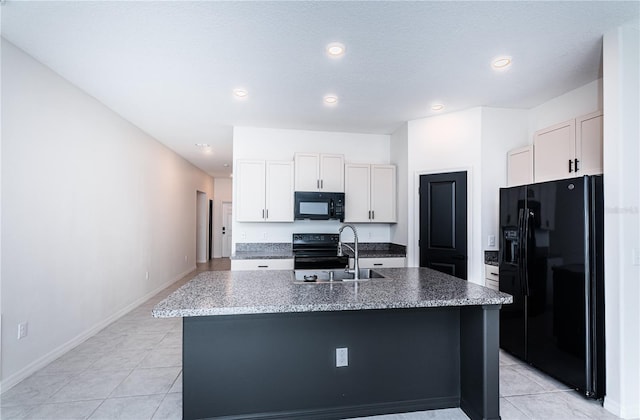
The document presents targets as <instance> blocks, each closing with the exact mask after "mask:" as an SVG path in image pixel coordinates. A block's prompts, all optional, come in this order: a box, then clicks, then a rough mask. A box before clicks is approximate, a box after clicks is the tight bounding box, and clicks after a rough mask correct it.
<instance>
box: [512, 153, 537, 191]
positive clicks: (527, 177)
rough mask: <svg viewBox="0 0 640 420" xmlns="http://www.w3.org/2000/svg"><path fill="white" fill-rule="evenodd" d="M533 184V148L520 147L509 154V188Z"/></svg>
mask: <svg viewBox="0 0 640 420" xmlns="http://www.w3.org/2000/svg"><path fill="white" fill-rule="evenodd" d="M527 184H533V146H532V145H529V146H525V147H519V148H517V149H513V150H510V151H509V152H508V153H507V186H509V187H513V186H516V185H527Z"/></svg>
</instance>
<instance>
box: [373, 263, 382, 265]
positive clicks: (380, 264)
mask: <svg viewBox="0 0 640 420" xmlns="http://www.w3.org/2000/svg"><path fill="white" fill-rule="evenodd" d="M373 265H382V263H373Z"/></svg>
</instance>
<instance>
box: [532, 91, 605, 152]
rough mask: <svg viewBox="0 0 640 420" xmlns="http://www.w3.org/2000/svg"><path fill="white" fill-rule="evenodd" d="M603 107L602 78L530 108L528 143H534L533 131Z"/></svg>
mask: <svg viewBox="0 0 640 420" xmlns="http://www.w3.org/2000/svg"><path fill="white" fill-rule="evenodd" d="M601 109H602V79H598V80H594V81H593V82H591V83H587V84H586V85H584V86H581V87H579V88H577V89H574V90H572V91H569V92H567V93H565V94H563V95H560V96H558V97H556V98H553V99H551V100H549V101H547V102H545V103H543V104H540V105H538V106H537V107H535V108H532V109H530V110H529V135H528V139H529V141H528V143H527V144H532V143H533V133H534V132H536V131H537V130H540V129H542V128H546V127H549V126H551V125H554V124H557V123H561V122H563V121H567V120H570V119H572V118H575V117H578V116H580V115H586V114H590V113H592V112H594V111H598V110H601ZM524 145H525V144H523V145H522V146H524Z"/></svg>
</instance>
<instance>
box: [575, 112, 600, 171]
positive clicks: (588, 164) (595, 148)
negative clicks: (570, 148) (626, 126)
mask: <svg viewBox="0 0 640 420" xmlns="http://www.w3.org/2000/svg"><path fill="white" fill-rule="evenodd" d="M576 139H579V140H580V141H579V142H576V155H577V156H580V158H579V159H580V162H578V167H577V168H576V169H577V171H578V175H597V174H601V173H602V172H603V165H602V144H603V142H602V112H601V111H598V112H594V113H592V114H588V115H584V116H582V117H578V118H576Z"/></svg>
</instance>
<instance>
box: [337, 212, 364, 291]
mask: <svg viewBox="0 0 640 420" xmlns="http://www.w3.org/2000/svg"><path fill="white" fill-rule="evenodd" d="M346 227H348V228H351V230H352V231H353V248H351V246H349V245H347V244H344V246H346V247H347V248H348V249H350V250H351V251H352V252H353V270H350V269H349V265H348V264H347V268H345V269H344V271H345V272H347V273H350V274H353V279H354V280H359V279H360V264H359V263H358V232H357V231H356V227H355V226H353V225H352V224H349V223H347V224H345V225H342V226H341V227H340V230H338V256H339V257H341V256H342V242H340V235H341V234H342V231H343V230H344V228H346Z"/></svg>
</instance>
